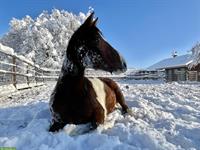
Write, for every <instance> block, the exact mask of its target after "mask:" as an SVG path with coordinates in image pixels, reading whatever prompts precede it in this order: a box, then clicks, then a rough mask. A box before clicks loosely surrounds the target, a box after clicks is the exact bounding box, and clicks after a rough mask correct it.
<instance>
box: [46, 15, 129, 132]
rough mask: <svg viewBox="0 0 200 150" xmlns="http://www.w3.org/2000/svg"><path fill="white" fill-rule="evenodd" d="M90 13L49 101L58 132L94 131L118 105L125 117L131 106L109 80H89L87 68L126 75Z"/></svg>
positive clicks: (71, 44) (73, 40) (74, 37)
mask: <svg viewBox="0 0 200 150" xmlns="http://www.w3.org/2000/svg"><path fill="white" fill-rule="evenodd" d="M93 15H94V13H91V14H90V16H89V17H88V18H87V19H86V21H85V22H84V23H83V24H82V25H81V26H80V27H79V28H78V30H77V31H75V33H74V34H73V35H72V37H71V39H70V41H69V44H68V47H67V51H66V57H65V60H64V62H63V65H62V69H61V74H60V76H59V79H58V81H57V84H56V87H55V89H54V91H53V93H52V95H51V98H50V110H51V114H52V124H51V126H50V129H49V131H51V132H55V131H58V130H59V129H62V128H63V127H64V126H65V125H66V124H83V123H89V122H91V125H92V127H91V128H93V129H95V128H96V127H97V126H98V125H99V124H103V123H104V119H105V117H106V115H107V114H108V113H110V112H112V111H113V110H114V108H115V104H116V103H117V102H118V103H119V104H120V105H121V107H122V111H123V112H124V113H126V112H127V111H128V106H127V105H126V104H125V100H124V97H123V95H122V92H121V91H120V89H119V87H118V85H117V84H116V83H115V82H114V81H113V80H111V79H109V78H87V77H85V76H84V70H85V68H87V67H90V68H94V69H101V70H104V71H109V72H111V73H112V72H124V71H126V69H127V67H126V63H125V61H124V59H123V58H122V57H121V56H120V55H119V53H118V52H117V51H116V50H115V49H114V48H113V47H112V46H111V45H110V44H108V43H107V42H106V41H105V39H103V38H102V34H101V32H100V30H99V29H98V28H97V27H96V23H97V19H98V18H96V19H95V20H94V19H93Z"/></svg>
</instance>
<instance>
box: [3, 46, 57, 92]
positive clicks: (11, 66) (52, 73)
mask: <svg viewBox="0 0 200 150" xmlns="http://www.w3.org/2000/svg"><path fill="white" fill-rule="evenodd" d="M59 72H60V70H55V69H49V68H42V67H40V66H39V65H36V64H35V63H34V62H32V61H29V60H27V59H26V58H24V57H23V56H21V55H17V54H15V53H13V52H9V51H5V50H3V49H1V47H0V95H1V91H2V89H1V88H2V87H5V86H14V88H15V89H16V90H18V89H22V88H29V87H32V86H38V85H41V83H44V82H45V81H49V80H56V79H57V78H58V74H59ZM20 85H23V86H20ZM5 89H6V88H5ZM8 89H9V88H8Z"/></svg>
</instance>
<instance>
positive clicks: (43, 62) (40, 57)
mask: <svg viewBox="0 0 200 150" xmlns="http://www.w3.org/2000/svg"><path fill="white" fill-rule="evenodd" d="M86 16H87V15H85V14H83V13H79V15H75V14H72V13H69V12H67V11H64V10H61V11H60V10H58V9H53V10H52V12H51V13H48V12H47V11H44V12H43V13H41V14H40V15H39V16H38V17H37V18H35V19H32V18H31V17H30V16H25V17H24V18H22V19H21V20H19V19H15V18H13V19H12V20H11V21H10V30H9V31H8V33H7V34H6V35H4V36H3V37H2V38H1V39H0V42H1V43H2V44H4V45H6V46H9V47H11V48H13V49H14V50H15V53H17V54H20V55H23V56H25V57H26V58H28V59H30V60H32V61H33V62H35V63H36V64H38V65H40V66H42V67H51V68H59V67H60V66H61V64H62V60H63V57H64V54H65V52H66V49H67V44H68V41H69V39H70V37H71V35H72V34H73V33H74V31H75V30H76V29H77V28H78V27H79V26H80V24H81V23H82V22H83V21H84V20H85V18H86Z"/></svg>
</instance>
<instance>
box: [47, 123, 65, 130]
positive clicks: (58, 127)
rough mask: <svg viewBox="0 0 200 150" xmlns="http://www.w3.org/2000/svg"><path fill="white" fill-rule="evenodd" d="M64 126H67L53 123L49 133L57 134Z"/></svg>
mask: <svg viewBox="0 0 200 150" xmlns="http://www.w3.org/2000/svg"><path fill="white" fill-rule="evenodd" d="M64 126H65V124H64V123H60V122H55V121H53V123H52V124H51V125H50V128H49V131H50V132H56V131H58V130H60V129H62V128H63V127H64Z"/></svg>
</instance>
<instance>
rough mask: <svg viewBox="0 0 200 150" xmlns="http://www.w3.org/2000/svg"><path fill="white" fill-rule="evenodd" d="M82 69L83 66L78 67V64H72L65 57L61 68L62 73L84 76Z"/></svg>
mask: <svg viewBox="0 0 200 150" xmlns="http://www.w3.org/2000/svg"><path fill="white" fill-rule="evenodd" d="M84 70H85V69H84V68H80V67H79V66H78V65H76V64H74V63H73V62H72V61H70V60H69V59H68V58H67V57H65V60H64V62H63V65H62V70H61V71H62V73H63V74H64V75H68V76H74V77H75V76H77V77H78V76H79V77H80V76H84Z"/></svg>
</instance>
